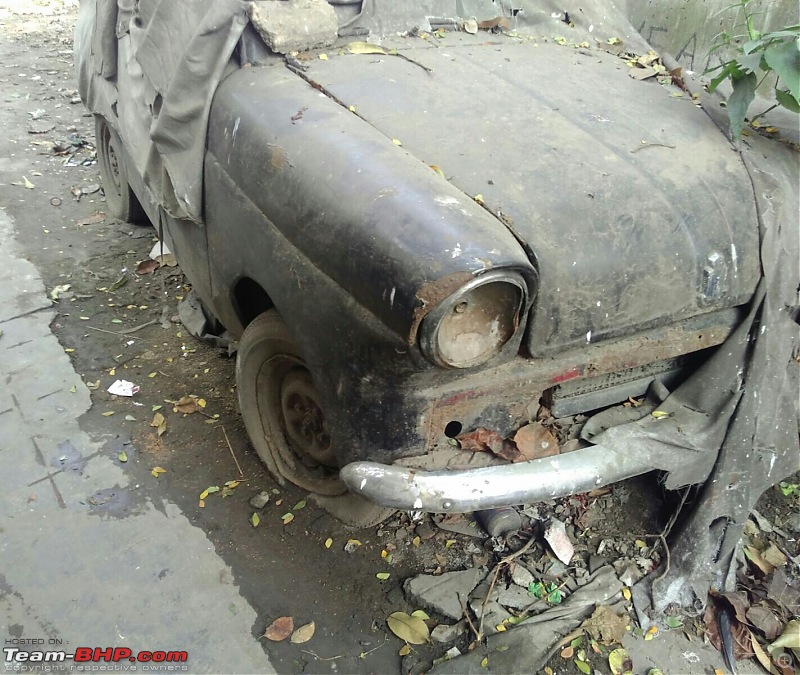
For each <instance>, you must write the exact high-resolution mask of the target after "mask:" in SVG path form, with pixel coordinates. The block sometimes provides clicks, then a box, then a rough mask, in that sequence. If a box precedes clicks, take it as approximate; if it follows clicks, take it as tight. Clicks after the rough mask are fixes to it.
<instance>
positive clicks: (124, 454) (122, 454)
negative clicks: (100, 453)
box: [117, 450, 128, 462]
mask: <svg viewBox="0 0 800 675" xmlns="http://www.w3.org/2000/svg"><path fill="white" fill-rule="evenodd" d="M117 459H118V460H119V461H120V462H127V461H128V453H127V452H125V451H124V450H123V451H122V452H120V453H119V454H118V455H117Z"/></svg>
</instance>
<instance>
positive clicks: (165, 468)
mask: <svg viewBox="0 0 800 675" xmlns="http://www.w3.org/2000/svg"><path fill="white" fill-rule="evenodd" d="M75 17H76V7H75V6H74V4H73V3H71V2H61V1H59V0H38V1H35V2H30V3H25V4H23V3H19V2H13V0H0V35H2V36H3V37H2V40H1V41H0V64H1V65H0V91H1V92H2V94H0V97H2V108H1V109H0V119H1V120H2V123H3V128H4V130H5V133H4V134H3V137H2V138H0V149H1V150H2V163H0V202H2V204H4V205H5V208H7V210H8V212H9V213H10V215H12V216H13V218H14V219H15V221H16V223H17V227H18V237H19V240H20V242H21V244H22V245H23V246H24V248H25V250H26V251H27V252H28V254H29V256H30V259H31V260H32V261H33V262H34V263H35V264H36V265H37V267H38V268H39V269H40V270H41V273H42V275H43V277H44V279H45V283H46V284H47V287H48V292H50V293H51V297H52V298H53V301H54V304H55V306H56V308H57V317H56V319H55V321H54V323H53V325H52V328H53V330H54V332H55V333H56V335H57V336H58V338H59V340H60V342H61V344H62V345H63V347H64V349H65V351H67V352H68V353H69V354H70V357H71V358H72V361H73V364H74V367H75V369H76V370H77V371H78V372H79V373H80V374H81V376H82V377H83V379H84V381H85V382H86V383H87V385H88V386H89V388H90V389H92V395H93V403H94V405H93V407H92V409H91V410H90V411H89V412H88V413H87V414H86V415H85V417H84V418H83V419H82V420H81V422H82V425H83V426H84V428H85V429H86V430H87V431H89V432H90V433H92V434H94V435H96V436H98V437H103V438H105V439H107V442H106V444H105V448H104V452H107V453H108V454H109V456H111V457H112V458H114V459H115V461H117V462H118V463H119V464H120V465H124V467H125V469H126V471H129V472H130V473H131V475H132V476H133V478H134V480H133V481H132V483H133V484H137V485H138V489H137V490H135V491H134V492H133V493H132V494H131V495H130V498H129V499H128V500H126V501H124V502H122V503H121V502H119V501H118V500H113V499H111V497H110V496H109V495H94V496H93V497H92V498H90V499H89V506H90V508H93V509H95V510H96V511H97V512H98V514H100V515H103V514H104V513H109V512H110V510H111V509H114V510H115V511H114V513H115V515H116V516H117V517H124V516H125V514H126V513H130V512H134V511H135V510H136V509H137V505H139V504H142V503H144V502H145V500H152V501H153V502H154V503H159V502H160V500H169V501H172V502H174V503H175V504H177V505H178V506H179V507H180V508H181V510H182V511H183V512H184V513H185V514H186V515H187V517H188V518H190V520H191V521H192V522H193V524H194V525H195V526H197V527H199V528H201V529H202V530H203V531H204V532H206V533H207V535H208V536H209V538H210V539H211V541H212V542H213V543H214V545H215V547H216V549H217V551H218V552H219V553H220V555H222V556H223V557H224V558H225V559H226V561H227V562H228V563H229V564H230V566H231V568H232V569H233V570H234V572H235V578H234V579H232V580H230V581H233V582H235V583H236V584H237V585H238V586H239V588H240V589H241V593H242V595H243V596H244V597H245V598H246V599H247V600H248V602H250V603H251V604H252V606H253V607H254V608H256V610H257V612H258V613H259V617H260V618H259V621H258V622H257V624H256V625H254V626H253V628H252V636H251V637H252V639H253V640H256V639H259V638H260V637H261V636H262V635H263V634H264V633H265V631H266V630H267V628H268V627H270V630H272V631H277V632H278V633H280V632H281V631H284V629H285V625H283V624H282V623H281V622H277V623H275V622H276V619H279V618H280V617H284V616H291V617H293V622H294V625H295V626H301V625H305V624H308V623H309V622H311V621H313V622H314V623H315V627H316V632H315V634H314V635H313V637H312V638H311V639H309V641H308V642H304V643H301V644H291V643H290V642H289V641H288V640H287V641H273V640H271V639H264V640H262V641H261V642H262V644H263V645H264V649H265V650H267V652H268V653H269V655H270V658H271V660H272V662H273V664H274V665H275V667H276V668H277V669H278V670H279V671H280V672H298V673H299V672H319V671H323V670H325V671H327V670H331V669H333V666H335V669H336V670H338V671H342V672H365V673H366V672H414V673H417V672H427V671H428V670H430V668H431V667H432V665H433V664H435V663H437V662H439V660H440V659H444V658H447V656H446V655H450V657H453V656H456V655H457V652H458V653H469V652H473V651H476V650H485V643H484V638H485V637H486V636H488V635H492V634H497V633H505V632H509V633H510V632H512V631H514V630H515V628H516V626H518V625H519V624H520V623H521V622H523V621H524V619H525V618H528V617H533V616H535V615H537V614H539V613H541V612H542V611H546V610H548V608H551V607H557V606H559V605H561V604H562V603H564V602H566V601H567V600H568V599H569V597H570V596H571V595H572V594H574V593H576V592H578V591H579V590H580V589H581V588H582V587H583V586H585V585H586V584H587V582H588V580H589V579H590V578H591V576H592V575H593V574H594V573H595V572H596V571H597V570H598V569H600V568H602V567H603V566H611V568H612V569H613V571H614V573H615V575H616V578H618V579H619V580H620V583H621V587H622V591H621V592H620V593H619V594H618V597H616V598H615V601H616V602H615V604H614V607H613V609H603V608H600V609H598V610H595V612H594V613H592V614H591V617H590V618H588V619H587V622H586V623H584V624H583V625H582V626H581V627H580V628H579V629H577V630H576V631H573V634H570V636H569V639H567V640H565V641H564V642H563V643H562V644H559V645H556V647H555V648H554V650H553V654H552V657H551V658H550V660H549V662H548V665H547V666H546V667H545V669H544V670H545V672H576V671H578V672H584V673H590V672H600V673H609V672H625V669H626V664H627V661H626V658H625V654H624V653H621V652H620V649H621V643H622V642H623V641H625V642H626V645H630V643H631V640H633V641H634V642H640V643H642V644H644V643H645V642H649V643H652V644H655V643H657V642H658V641H659V640H661V639H662V634H665V633H671V634H672V635H673V637H674V636H675V635H678V636H679V638H680V640H679V642H676V643H675V645H676V646H675V647H674V648H671V649H673V652H668V653H667V655H666V656H665V658H666V659H668V660H666V661H665V662H663V663H661V664H658V663H651V662H648V661H646V659H645V657H642V660H641V661H640V662H639V663H637V662H636V660H635V659H634V661H633V664H632V667H633V670H634V672H645V670H647V668H651V667H660V668H661V669H663V671H664V672H675V666H674V664H678V663H681V658H683V657H682V656H681V654H684V653H692V654H695V653H701V652H702V653H703V654H705V656H703V657H702V658H703V659H706V660H704V661H702V662H700V661H698V664H699V665H696V666H695V665H692V664H689V663H688V662H687V664H686V668H680V670H681V672H690V670H691V669H690V667H689V666H690V665H691V666H692V667H697V668H701V669H700V670H697V671H696V672H708V668H709V667H716V668H720V669H721V668H723V667H724V666H723V656H722V654H721V653H720V652H719V651H714V650H713V648H711V647H709V646H708V644H713V645H716V646H717V648H718V649H719V648H722V650H723V651H724V650H725V649H726V645H727V638H728V637H729V636H731V635H732V636H733V637H734V646H733V647H730V649H729V651H730V650H733V652H734V656H735V657H739V658H753V659H756V660H763V658H767V659H769V658H770V657H771V658H772V661H773V665H774V667H775V668H776V669H777V671H778V672H781V673H782V674H783V673H787V674H788V673H789V672H795V671H792V670H791V668H795V669H797V667H798V665H800V661H798V660H797V655H798V650H800V644H797V639H798V638H797V633H796V628H795V626H796V624H792V623H791V619H792V617H793V616H797V615H798V613H800V592H798V587H799V586H798V573H799V572H800V544H798V536H799V533H800V477H799V476H795V477H794V478H793V479H791V480H789V481H786V482H785V483H784V484H783V485H782V486H776V487H775V488H774V489H773V490H770V491H769V492H768V493H767V494H765V495H764V496H763V497H762V499H761V502H760V503H759V506H758V512H757V513H754V514H753V516H752V519H751V522H750V523H749V524H748V529H747V540H746V541H745V542H744V547H743V549H742V551H743V555H742V566H741V571H740V575H739V579H738V581H739V589H740V591H741V592H740V594H739V595H737V596H736V597H735V598H731V597H727V596H721V597H718V598H715V599H714V600H713V601H712V602H711V603H710V604H709V610H708V613H707V614H705V615H702V614H697V615H694V616H692V615H687V614H685V613H682V612H681V611H678V610H677V609H676V611H675V612H674V616H673V617H670V619H669V625H665V626H661V627H659V628H658V629H656V630H655V631H654V630H653V629H651V630H650V631H649V632H647V633H643V632H642V631H641V630H640V629H638V628H637V625H636V622H635V618H634V616H633V613H632V611H631V605H630V592H629V590H628V587H629V586H631V585H632V584H634V583H635V582H636V581H637V580H638V579H640V578H641V577H642V576H643V575H645V574H648V573H650V572H653V571H654V570H656V569H657V568H658V567H659V565H664V564H667V562H668V539H666V538H665V537H663V536H661V535H662V534H663V533H664V532H665V530H667V529H668V528H669V526H670V525H671V524H672V523H671V515H672V513H674V511H675V509H676V507H677V506H678V504H679V503H680V502H681V499H682V498H683V499H685V500H688V501H691V499H692V497H693V493H692V492H689V493H687V494H685V495H675V494H667V493H666V492H664V491H663V490H662V489H661V487H660V485H659V483H658V476H655V475H652V476H645V477H641V478H637V479H634V480H630V481H627V482H625V483H622V484H619V485H616V486H614V487H613V488H605V489H601V490H596V491H594V492H592V493H589V494H585V495H577V496H574V497H569V498H565V499H561V500H556V501H550V502H545V503H541V504H536V505H532V506H528V507H525V508H523V509H519V510H517V512H516V514H514V515H513V516H508V515H507V516H506V517H511V519H512V520H514V519H515V518H518V520H519V522H518V523H517V527H515V528H514V530H515V531H514V532H513V533H512V534H508V535H504V536H496V537H489V536H488V535H487V534H486V533H485V532H484V530H483V529H482V527H481V524H480V523H477V522H475V521H474V520H473V519H472V518H471V517H470V516H439V515H436V516H430V515H424V514H422V515H421V514H405V513H403V514H397V515H395V516H394V517H392V518H390V519H389V520H388V521H387V522H385V523H383V524H381V525H380V526H378V527H375V528H371V529H369V530H364V531H351V530H348V529H347V528H346V527H344V526H343V525H342V524H340V523H339V522H338V521H336V520H334V519H332V518H331V517H330V516H329V515H328V514H326V513H325V512H324V511H322V510H320V509H319V508H318V507H316V506H315V505H313V504H312V503H311V502H310V501H307V500H306V497H307V495H305V494H304V493H302V492H301V491H300V490H298V489H296V488H293V487H291V486H279V485H277V484H276V483H275V482H274V481H273V480H272V478H271V477H270V476H269V475H268V474H267V472H266V470H265V469H264V468H263V467H262V465H261V463H260V461H259V459H258V457H257V455H256V453H255V452H254V450H253V449H252V448H251V446H250V444H249V442H248V439H247V436H246V432H245V430H244V427H243V424H242V421H241V419H240V417H239V414H238V407H237V402H236V392H235V377H234V361H233V360H232V359H231V358H229V357H228V356H227V355H226V354H225V353H224V352H222V351H221V350H220V349H217V348H213V347H210V346H209V345H207V344H205V343H200V342H198V341H196V340H194V339H193V338H191V336H189V335H188V333H187V331H186V329H185V328H184V327H183V326H182V325H181V324H180V323H179V319H178V318H177V313H178V312H177V304H178V302H179V301H180V300H181V299H182V298H184V297H185V296H186V295H187V294H188V293H189V291H190V290H191V288H190V285H189V283H188V281H187V280H186V278H185V277H184V275H183V274H182V273H181V270H180V268H179V267H177V266H174V265H172V264H171V262H172V261H169V260H162V261H161V263H163V264H159V263H158V262H156V261H153V260H152V258H151V256H150V252H151V249H152V248H153V245H154V243H155V242H156V237H155V232H154V230H153V229H152V228H150V227H146V226H136V225H128V224H123V223H120V222H118V221H116V220H113V219H111V218H110V217H108V215H107V214H106V211H105V203H104V197H103V193H102V187H101V185H100V179H99V172H98V167H97V162H96V154H95V147H94V138H93V133H94V132H93V129H94V123H93V119H92V117H91V116H90V115H89V114H88V113H86V111H85V109H84V107H83V105H82V104H81V102H80V100H79V98H78V97H77V91H76V82H75V76H74V73H73V66H72V45H71V42H72V37H71V36H72V27H73V25H74V21H75ZM117 380H124V381H127V382H131V383H133V384H134V385H136V386H138V387H139V391H138V392H137V393H135V394H133V396H124V395H115V394H112V393H109V391H108V388H109V387H110V386H111V385H112V384H113V383H114V382H115V381H117ZM559 440H560V441H564V440H565V439H559ZM518 445H519V447H520V448H522V447H523V443H522V441H521V440H518ZM478 450H480V449H478ZM77 459H79V457H78V458H77ZM63 461H64V462H65V463H67V462H74V461H76V458H75V457H72V456H71V455H69V453H67V452H65V457H64V460H63ZM259 495H261V497H260V500H258V501H256V502H253V503H251V500H252V499H253V498H254V497H258V496H259ZM253 504H255V506H254V505H253ZM458 572H461V575H460V576H458V575H457V574H456V575H455V576H451V575H452V574H453V573H458ZM445 583H447V584H453V585H454V586H453V587H454V588H456V589H457V591H458V592H457V593H456V594H455V595H454V594H452V593H451V594H449V595H448V594H444V598H442V597H439V595H437V591H436V589H437V588H439V589H441V587H442V585H443V584H445ZM447 588H450V586H448V587H447ZM440 595H441V594H440ZM454 598H455V599H456V601H455V602H454ZM418 610H422V613H421V614H420V613H419V611H418ZM219 611H221V612H226V611H229V610H228V609H227V608H220V610H219ZM415 611H417V614H416V615H415V614H414V612H415ZM397 612H400V613H402V616H397V615H396V616H395V617H394V618H393V619H390V620H388V621H387V619H389V617H390V615H392V614H394V613H397ZM609 612H611V614H609ZM404 617H405V618H404ZM787 626H788V629H789V634H788V637H786V635H787V634H786V630H787ZM792 630H795V633H792V632H791V631H792ZM658 631H661V634H659V632H658ZM275 634H276V633H274V632H273V633H271V635H273V637H274V635H275ZM398 634H400V635H403V636H404V639H401V638H400V637H397V635H398ZM781 636H784V637H781ZM793 636H794V637H793ZM238 637H239V636H237V639H238ZM268 638H269V636H268ZM784 638H785V639H784ZM781 640H783V642H781ZM792 640H794V642H792ZM776 641H777V642H776ZM723 643H725V644H723ZM704 644H705V645H706V646H705V647H704ZM770 644H772V645H773V648H772V649H771V651H770V648H769V645H770ZM775 644H778V646H777V647H774V645H775ZM756 645H758V647H756ZM780 645H783V646H780ZM792 646H793V647H794V650H795V651H794V656H792V652H791V651H790V649H791V648H792ZM634 647H635V645H634ZM626 648H627V649H629V652H630V653H631V654H633V653H634V652H635V651H636V649H635V648H630V647H626ZM704 649H705V650H706V651H703V650H704ZM759 649H760V650H761V654H759V653H758V651H759ZM454 650H455V651H454ZM649 651H652V650H648V649H645V650H644V652H643V653H645V654H647V653H648V652H649ZM709 654H710V656H709ZM764 654H766V656H764ZM485 658H486V664H484V667H486V668H488V669H489V670H491V669H492V660H493V656H492V654H491V653H489V652H486V655H485ZM698 658H700V657H698ZM793 658H794V659H795V660H794V661H792V659H793ZM481 663H483V662H481ZM702 668H704V670H703V669H702ZM524 670H525V668H524V665H523V664H520V671H524Z"/></svg>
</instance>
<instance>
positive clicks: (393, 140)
mask: <svg viewBox="0 0 800 675" xmlns="http://www.w3.org/2000/svg"><path fill="white" fill-rule="evenodd" d="M392 143H394V144H395V145H403V141H401V140H399V139H397V138H393V139H392Z"/></svg>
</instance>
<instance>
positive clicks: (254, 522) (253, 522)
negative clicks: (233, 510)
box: [250, 513, 261, 527]
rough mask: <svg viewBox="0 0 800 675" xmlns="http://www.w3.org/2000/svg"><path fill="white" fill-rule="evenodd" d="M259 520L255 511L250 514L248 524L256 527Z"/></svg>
mask: <svg viewBox="0 0 800 675" xmlns="http://www.w3.org/2000/svg"><path fill="white" fill-rule="evenodd" d="M260 522H261V518H260V517H259V515H258V514H257V513H254V514H253V515H252V516H250V524H251V525H252V526H253V527H258V524H259V523H260Z"/></svg>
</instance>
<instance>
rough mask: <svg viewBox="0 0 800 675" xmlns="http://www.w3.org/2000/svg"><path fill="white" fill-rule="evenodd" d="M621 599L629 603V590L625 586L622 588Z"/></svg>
mask: <svg viewBox="0 0 800 675" xmlns="http://www.w3.org/2000/svg"><path fill="white" fill-rule="evenodd" d="M622 597H623V598H625V599H626V600H627V601H628V602H630V601H631V589H630V588H628V587H627V586H624V587H623V588H622Z"/></svg>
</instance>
